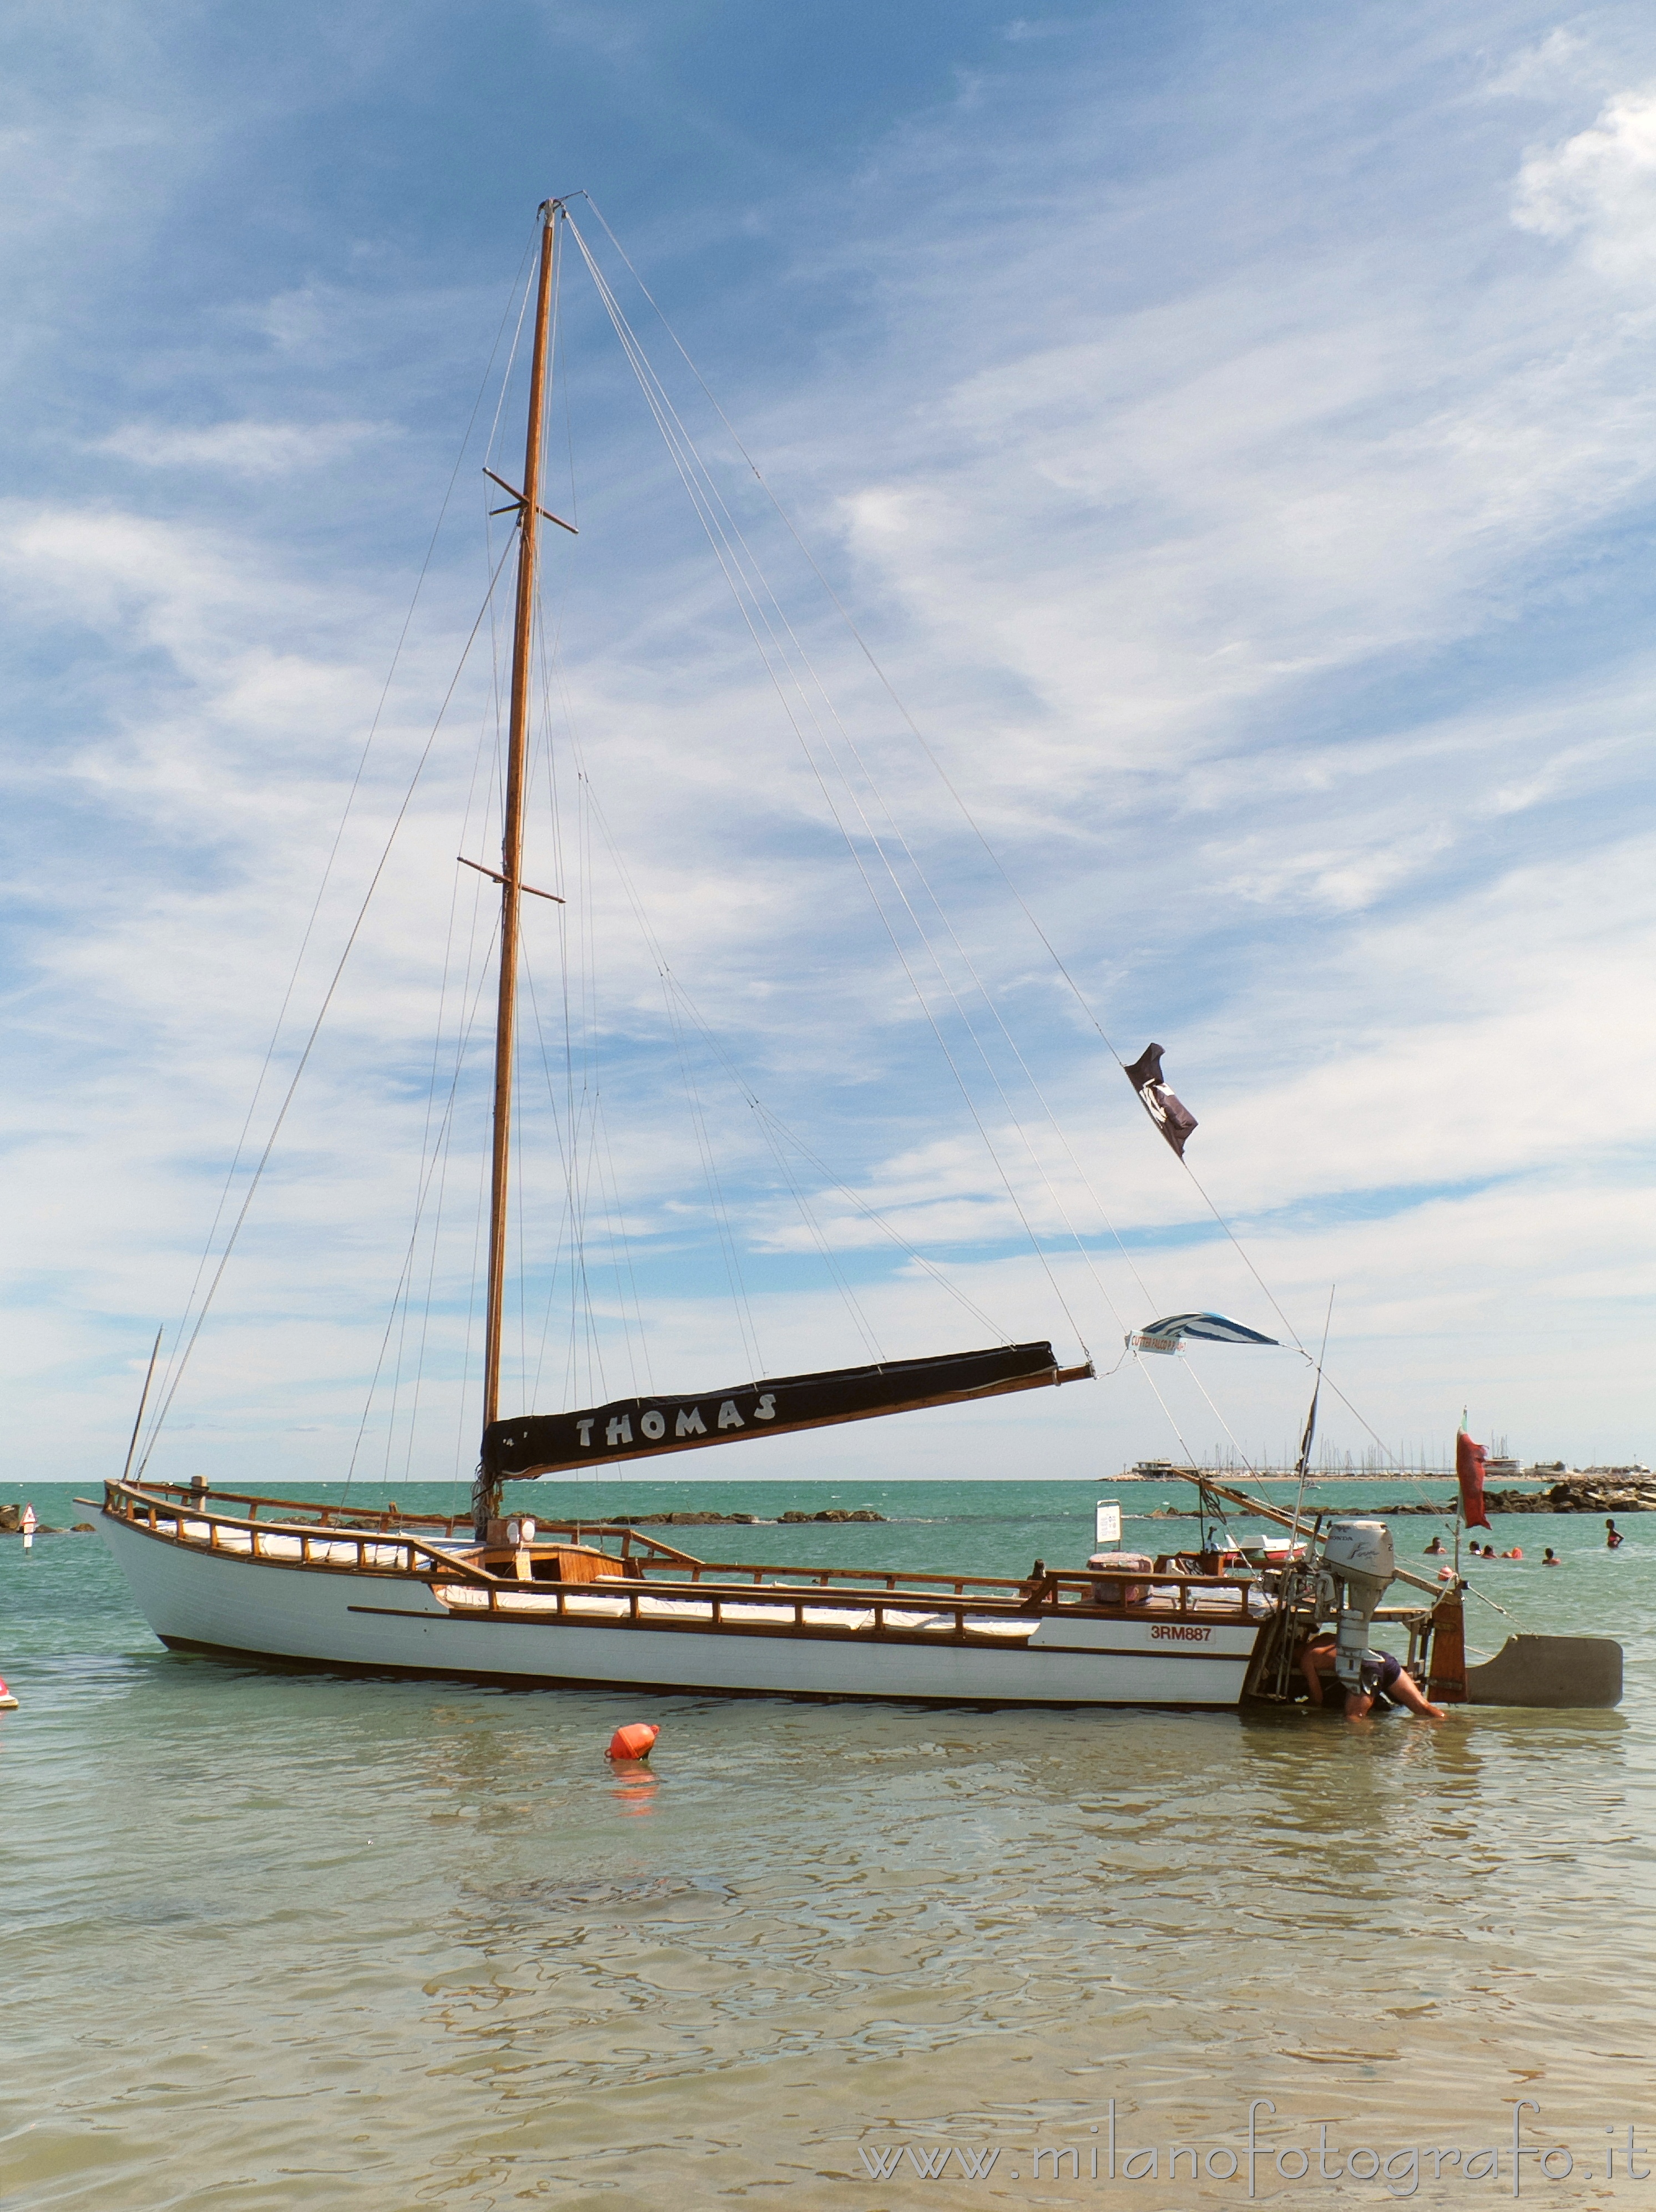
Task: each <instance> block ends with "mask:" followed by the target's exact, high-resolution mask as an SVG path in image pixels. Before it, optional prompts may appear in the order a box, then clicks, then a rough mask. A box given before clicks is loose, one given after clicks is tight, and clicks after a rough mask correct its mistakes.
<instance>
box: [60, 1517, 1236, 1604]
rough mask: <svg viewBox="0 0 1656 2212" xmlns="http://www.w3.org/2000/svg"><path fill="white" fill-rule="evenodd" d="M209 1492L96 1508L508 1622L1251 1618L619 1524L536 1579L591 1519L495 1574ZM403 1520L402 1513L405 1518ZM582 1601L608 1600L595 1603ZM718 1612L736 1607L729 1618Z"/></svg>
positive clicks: (1186, 1597) (176, 1537) (429, 1550)
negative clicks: (831, 1561) (432, 1589)
mask: <svg viewBox="0 0 1656 2212" xmlns="http://www.w3.org/2000/svg"><path fill="white" fill-rule="evenodd" d="M211 1496H212V1499H213V1503H212V1504H211V1506H210V1508H209V1507H206V1506H204V1504H202V1502H201V1493H200V1492H198V1491H194V1490H191V1489H189V1488H187V1487H185V1486H180V1485H177V1484H149V1483H146V1484H145V1485H143V1487H142V1488H140V1487H139V1486H137V1484H134V1483H125V1482H113V1481H112V1482H108V1483H106V1485H105V1486H104V1510H105V1511H106V1512H107V1513H111V1514H113V1515H114V1516H117V1517H118V1518H119V1519H121V1520H124V1521H125V1522H128V1523H130V1524H131V1526H133V1527H135V1528H143V1529H144V1530H146V1531H147V1532H148V1533H149V1534H152V1535H155V1536H157V1537H159V1538H161V1539H162V1540H163V1541H170V1542H174V1543H177V1544H179V1545H181V1546H184V1547H187V1548H188V1549H190V1550H192V1551H206V1552H210V1553H220V1554H222V1555H223V1556H225V1557H226V1558H235V1559H256V1560H259V1561H260V1562H261V1563H264V1564H266V1565H272V1566H287V1567H303V1568H307V1569H310V1570H312V1571H320V1572H332V1573H344V1574H358V1575H361V1574H368V1575H386V1576H397V1577H402V1578H403V1579H405V1580H407V1579H410V1578H412V1579H414V1580H417V1581H419V1582H422V1583H429V1584H431V1585H434V1586H437V1590H438V1595H439V1596H441V1597H443V1598H444V1599H445V1601H447V1602H449V1603H450V1604H451V1605H453V1606H454V1607H455V1608H456V1609H459V1610H461V1611H464V1612H465V1613H472V1612H484V1611H486V1612H487V1613H491V1614H495V1613H509V1614H511V1615H512V1616H513V1617H514V1618H518V1619H521V1618H522V1617H523V1616H524V1615H525V1613H532V1614H541V1615H545V1616H548V1617H551V1618H553V1619H557V1620H563V1619H566V1618H572V1617H581V1618H584V1619H587V1620H591V1619H593V1618H594V1615H595V1614H598V1615H600V1617H601V1616H602V1615H607V1616H608V1617H609V1618H612V1619H615V1618H618V1617H620V1616H618V1615H617V1614H616V1613H613V1612H612V1611H611V1603H619V1604H621V1605H622V1606H624V1608H625V1617H626V1618H627V1619H628V1620H631V1621H639V1620H645V1619H648V1620H650V1621H651V1622H652V1624H653V1625H654V1624H659V1625H661V1626H671V1625H672V1620H673V1617H672V1615H671V1614H669V1615H667V1616H666V1617H665V1618H663V1617H662V1616H661V1615H658V1614H657V1613H655V1611H654V1603H651V1602H650V1601H655V1602H661V1603H675V1602H676V1604H677V1605H680V1606H685V1607H689V1606H694V1607H696V1608H697V1612H696V1613H695V1615H694V1616H692V1617H693V1618H696V1619H701V1618H706V1619H707V1620H709V1621H710V1622H711V1623H712V1624H713V1625H714V1626H720V1627H725V1626H729V1627H736V1628H742V1627H746V1626H752V1627H753V1628H755V1629H758V1630H770V1631H772V1632H774V1631H775V1630H776V1628H777V1627H779V1626H780V1627H782V1628H783V1629H784V1630H785V1629H786V1628H788V1626H791V1627H792V1628H793V1629H794V1630H795V1631H796V1632H802V1631H805V1630H807V1620H806V1614H807V1611H809V1612H812V1613H816V1614H818V1615H820V1614H822V1613H856V1614H859V1615H861V1614H869V1615H872V1618H873V1631H874V1633H875V1634H876V1635H883V1634H886V1633H888V1632H891V1633H899V1634H900V1633H911V1632H913V1627H912V1624H911V1623H910V1624H906V1625H900V1626H899V1627H898V1629H896V1630H894V1631H888V1629H887V1626H886V1622H887V1616H888V1615H890V1614H894V1613H910V1614H911V1613H916V1612H918V1613H931V1614H935V1615H937V1614H941V1615H947V1616H952V1617H953V1634H954V1635H955V1636H956V1637H961V1638H963V1637H965V1636H966V1635H967V1634H968V1633H969V1632H970V1631H969V1628H968V1616H969V1615H970V1616H971V1617H972V1618H974V1619H975V1620H978V1621H980V1622H982V1623H983V1625H984V1626H985V1627H988V1626H991V1625H994V1624H998V1623H1002V1622H1004V1623H1008V1624H1009V1623H1012V1622H1014V1621H1016V1622H1027V1623H1028V1624H1029V1625H1030V1626H1031V1628H1033V1627H1034V1626H1036V1624H1037V1623H1038V1621H1039V1620H1042V1619H1050V1618H1051V1617H1053V1616H1054V1615H1055V1614H1058V1615H1061V1617H1062V1618H1065V1619H1074V1618H1075V1615H1076V1614H1077V1613H1091V1614H1093V1615H1094V1616H1097V1617H1101V1618H1103V1619H1114V1620H1142V1619H1146V1618H1152V1619H1155V1620H1160V1621H1161V1622H1163V1623H1164V1624H1165V1623H1177V1622H1188V1623H1195V1622H1196V1621H1198V1620H1199V1621H1200V1622H1201V1623H1202V1625H1204V1626H1225V1625H1227V1623H1228V1624H1231V1625H1244V1624H1246V1625H1252V1624H1253V1623H1255V1622H1256V1621H1257V1619H1258V1618H1259V1616H1258V1614H1257V1613H1256V1612H1255V1611H1254V1610H1253V1609H1252V1605H1251V1597H1252V1594H1253V1591H1254V1589H1255V1587H1256V1585H1255V1584H1254V1583H1252V1582H1251V1581H1239V1580H1236V1579H1233V1578H1232V1577H1227V1576H1223V1575H1183V1574H1180V1575H1170V1574H1166V1573H1161V1574H1158V1573H1157V1572H1155V1571H1154V1570H1153V1569H1148V1568H1144V1567H1136V1568H1133V1567H1124V1568H1087V1569H1085V1570H1081V1571H1063V1570H1047V1571H1043V1572H1042V1574H1041V1575H1040V1576H1039V1577H1033V1576H1029V1577H1022V1578H1020V1577H1016V1576H1009V1575H948V1574H928V1573H924V1572H918V1571H916V1572H915V1573H911V1574H910V1573H903V1574H898V1573H887V1574H884V1575H881V1574H878V1573H874V1574H871V1573H869V1572H868V1571H867V1570H866V1569H863V1568H859V1567H813V1568H803V1569H802V1568H799V1567H793V1566H776V1565H748V1564H740V1563H730V1564H715V1563H713V1562H709V1561H707V1560H702V1559H692V1558H691V1557H690V1556H689V1555H688V1554H686V1553H675V1552H673V1549H672V1547H670V1546H667V1545H662V1544H660V1543H658V1542H657V1541H656V1540H655V1539H654V1538H653V1537H642V1536H641V1537H639V1538H638V1539H637V1541H639V1542H640V1543H641V1544H642V1545H643V1546H645V1547H648V1554H649V1555H648V1556H633V1555H631V1550H630V1543H629V1541H628V1539H629V1538H630V1537H631V1535H632V1534H633V1532H632V1531H630V1530H628V1531H625V1532H623V1531H621V1530H619V1529H618V1530H615V1531H613V1532H611V1531H606V1534H610V1533H613V1534H618V1535H619V1536H620V1537H621V1553H620V1556H619V1557H618V1558H616V1557H615V1555H614V1554H611V1555H609V1556H610V1557H611V1558H612V1559H614V1564H615V1565H616V1567H617V1568H618V1569H619V1570H621V1571H619V1572H618V1573H614V1574H609V1575H604V1576H601V1577H599V1578H598V1579H597V1580H596V1581H593V1582H585V1583H563V1582H554V1581H541V1580H537V1579H535V1578H534V1577H533V1561H534V1560H535V1559H547V1558H550V1557H551V1555H552V1553H555V1552H556V1550H557V1548H558V1547H557V1545H556V1543H555V1542H547V1543H545V1544H543V1543H542V1542H541V1541H540V1537H541V1533H542V1531H543V1530H544V1531H545V1532H546V1534H548V1535H549V1536H550V1535H552V1534H556V1533H557V1532H563V1531H569V1532H579V1531H581V1530H585V1531H587V1532H588V1533H595V1532H594V1529H593V1524H592V1523H591V1522H541V1521H539V1517H538V1516H537V1522H536V1541H535V1543H534V1544H533V1546H529V1547H525V1551H524V1552H521V1553H495V1554H493V1555H492V1556H493V1558H495V1559H498V1560H499V1563H500V1565H501V1566H502V1567H504V1568H505V1569H506V1571H505V1572H500V1571H496V1569H495V1568H494V1567H493V1566H492V1565H490V1561H489V1560H488V1559H485V1558H484V1556H483V1555H482V1553H481V1552H480V1551H476V1550H473V1551H465V1550H459V1549H456V1548H455V1547H453V1546H451V1545H447V1544H439V1543H437V1542H435V1541H432V1540H431V1539H430V1538H428V1537H425V1536H422V1535H421V1534H419V1533H418V1532H417V1528H411V1527H409V1526H406V1525H405V1524H404V1522H403V1520H402V1517H401V1516H398V1518H397V1519H396V1520H395V1521H394V1522H389V1523H388V1524H387V1525H384V1526H382V1525H381V1519H382V1516H381V1514H380V1513H379V1512H378V1511H376V1510H374V1509H372V1508H356V1509H350V1512H351V1515H352V1518H351V1520H350V1522H344V1521H342V1520H341V1519H340V1517H339V1516H340V1515H341V1513H342V1512H343V1511H344V1510H346V1509H343V1508H340V1507H328V1508H320V1507H317V1508H306V1507H299V1508H297V1509H296V1510H300V1511H306V1510H310V1511H314V1512H316V1513H317V1515H318V1516H319V1517H318V1518H317V1519H316V1520H314V1521H300V1520H285V1519H284V1520H282V1521H273V1520H268V1519H267V1520H264V1521H260V1520H259V1519H258V1518H257V1517H256V1509H257V1508H258V1507H259V1506H260V1505H263V1506H265V1507H266V1508H269V1507H270V1506H271V1505H272V1504H277V1503H282V1504H284V1506H285V1503H286V1502H285V1501H277V1500H273V1499H271V1498H252V1497H245V1496H239V1495H236V1494H234V1493H232V1492H225V1491H216V1492H212V1493H211ZM224 1504H245V1505H247V1506H249V1507H252V1508H253V1509H255V1510H254V1511H250V1512H248V1513H247V1514H245V1515H234V1514H227V1513H225V1512H224V1511H223V1510H222V1506H223V1505H224ZM324 1512H326V1514H327V1515H328V1516H329V1517H328V1518H327V1519H326V1520H324V1519H322V1518H321V1517H320V1516H321V1515H322V1513H324ZM414 1518H415V1516H409V1519H410V1520H411V1521H412V1520H413V1519H414ZM418 1518H419V1520H420V1522H423V1524H424V1525H427V1526H435V1527H437V1528H444V1529H445V1531H447V1530H452V1528H454V1526H455V1525H457V1524H459V1525H462V1526H464V1525H468V1524H467V1522H466V1519H465V1516H458V1515H457V1516H452V1517H446V1516H442V1515H439V1514H427V1515H423V1516H418ZM364 1524H366V1525H364ZM520 1559H523V1560H524V1561H525V1564H527V1565H528V1566H529V1567H530V1569H531V1572H530V1573H529V1575H528V1576H527V1577H525V1576H524V1575H522V1574H521V1573H520V1572H519V1570H518V1562H519V1560H520ZM449 1589H453V1590H454V1597H453V1598H452V1599H450V1598H448V1597H447V1591H448V1590H449ZM1101 1590H1111V1591H1113V1592H1114V1597H1113V1599H1112V1600H1111V1601H1107V1602H1105V1601H1100V1599H1099V1592H1100V1591H1101ZM462 1593H464V1594H463V1595H462ZM594 1601H610V1603H602V1602H600V1604H594ZM643 1604H649V1606H650V1609H649V1612H648V1613H643V1612H641V1605H643ZM703 1606H705V1607H707V1608H708V1611H707V1613H706V1614H705V1615H704V1616H703V1614H702V1613H701V1611H700V1608H701V1607H703ZM761 1606H763V1607H767V1608H775V1609H778V1610H781V1609H784V1608H785V1609H786V1610H787V1611H788V1613H791V1616H792V1618H791V1623H790V1622H787V1621H784V1622H781V1623H778V1622H776V1621H775V1620H768V1621H758V1620H743V1618H742V1615H743V1614H744V1613H747V1614H749V1615H751V1614H752V1613H753V1612H754V1610H755V1609H756V1607H761ZM727 1608H734V1618H732V1617H730V1616H729V1614H728V1611H727ZM680 1617H681V1618H683V1616H682V1615H681V1616H680ZM831 1625H832V1624H831V1623H830V1622H825V1621H822V1620H813V1621H812V1622H811V1623H810V1624H808V1627H809V1630H810V1632H813V1633H815V1632H819V1630H821V1629H823V1628H831ZM846 1632H847V1633H856V1634H861V1635H866V1634H868V1629H867V1628H864V1627H860V1626H859V1627H856V1628H855V1629H853V1628H852V1627H851V1626H849V1624H848V1626H847V1631H846ZM934 1633H935V1632H934Z"/></svg>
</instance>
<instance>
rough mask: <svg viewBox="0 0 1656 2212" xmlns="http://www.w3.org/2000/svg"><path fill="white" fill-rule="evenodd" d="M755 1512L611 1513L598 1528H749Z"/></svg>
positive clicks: (598, 1522)
mask: <svg viewBox="0 0 1656 2212" xmlns="http://www.w3.org/2000/svg"><path fill="white" fill-rule="evenodd" d="M758 1517H759V1516H758V1514H757V1513H612V1515H611V1516H610V1517H609V1519H608V1520H607V1521H597V1522H594V1523H593V1526H594V1528H752V1526H753V1524H754V1522H756V1521H757V1520H758Z"/></svg>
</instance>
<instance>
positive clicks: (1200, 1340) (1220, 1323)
mask: <svg viewBox="0 0 1656 2212" xmlns="http://www.w3.org/2000/svg"><path fill="white" fill-rule="evenodd" d="M1187 1339H1188V1340H1190V1342H1191V1343H1193V1344H1270V1345H1274V1344H1275V1343H1276V1341H1277V1340H1276V1338H1275V1337H1274V1336H1261V1335H1260V1334H1259V1332H1258V1330H1257V1328H1244V1327H1243V1325H1242V1323H1241V1322H1239V1321H1232V1320H1230V1319H1229V1318H1228V1317H1227V1316H1226V1315H1224V1314H1216V1313H1189V1314H1167V1315H1166V1316H1163V1318H1162V1319H1161V1320H1160V1321H1153V1322H1151V1323H1150V1326H1149V1327H1148V1328H1141V1329H1137V1330H1135V1332H1134V1334H1132V1335H1131V1336H1129V1338H1128V1340H1127V1341H1128V1343H1129V1346H1131V1347H1132V1349H1133V1350H1134V1351H1135V1352H1177V1351H1178V1347H1179V1346H1180V1345H1181V1344H1183V1343H1184V1341H1185V1340H1187Z"/></svg>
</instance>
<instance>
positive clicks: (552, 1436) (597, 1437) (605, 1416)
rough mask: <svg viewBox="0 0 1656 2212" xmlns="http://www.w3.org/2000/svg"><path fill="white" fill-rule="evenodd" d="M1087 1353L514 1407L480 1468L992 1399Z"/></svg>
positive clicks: (1073, 1374) (995, 1355)
mask: <svg viewBox="0 0 1656 2212" xmlns="http://www.w3.org/2000/svg"><path fill="white" fill-rule="evenodd" d="M1092 1372H1093V1369H1092V1365H1091V1364H1090V1362H1089V1363H1088V1364H1087V1365H1085V1366H1081V1367H1068V1368H1061V1367H1060V1366H1059V1365H1058V1364H1057V1362H1056V1359H1055V1358H1053V1355H1052V1346H1050V1344H1000V1345H996V1346H995V1347H994V1349H993V1350H992V1351H989V1352H950V1353H946V1354H945V1355H944V1356H943V1357H942V1358H940V1359H892V1360H887V1361H886V1362H885V1363H884V1364H882V1365H880V1366H878V1367H836V1368H831V1369H829V1370H826V1371H825V1372H824V1373H822V1374H820V1375H782V1376H776V1377H775V1378H773V1379H772V1380H770V1381H767V1382H764V1383H741V1384H739V1385H738V1386H737V1387H736V1388H734V1389H728V1390H707V1391H703V1393H702V1395H700V1396H699V1397H694V1398H691V1397H679V1396H671V1395H669V1396H661V1397H654V1398H617V1399H615V1400H614V1401H612V1403H611V1404H610V1405H607V1406H590V1407H587V1408H586V1410H585V1411H584V1412H581V1413H521V1414H520V1415H519V1416H518V1418H517V1419H515V1420H514V1421H492V1422H490V1425H489V1426H488V1427H487V1428H486V1429H485V1430H484V1432H483V1472H484V1476H485V1477H486V1478H487V1479H488V1480H490V1481H495V1482H498V1481H501V1480H503V1479H504V1478H506V1477H508V1476H515V1477H519V1478H521V1477H525V1476H529V1475H537V1474H561V1473H562V1472H563V1470H564V1469H565V1468H589V1467H593V1466H595V1465H598V1464H600V1462H601V1463H603V1464H605V1465H608V1464H610V1463H611V1462H614V1461H618V1460H624V1459H644V1458H648V1457H652V1456H654V1455H658V1454H661V1453H663V1452H680V1451H699V1450H700V1449H702V1448H703V1446H704V1445H707V1444H732V1443H742V1442H743V1441H745V1440H746V1439H747V1438H749V1437H775V1436H780V1435H782V1432H783V1431H785V1430H789V1429H820V1428H827V1427H829V1426H830V1425H832V1424H833V1423H835V1422H837V1421H867V1420H872V1419H874V1416H875V1415H876V1414H880V1413H912V1412H914V1411H916V1409H917V1408H918V1407H922V1406H947V1405H951V1404H953V1403H955V1402H957V1401H959V1400H962V1399H970V1398H993V1397H998V1396H1000V1395H1002V1393H1003V1392H1005V1391H1008V1390H1032V1389H1038V1388H1039V1387H1040V1386H1041V1385H1042V1384H1043V1383H1070V1382H1079V1381H1081V1379H1082V1378H1083V1377H1084V1376H1089V1375H1091V1373H1092Z"/></svg>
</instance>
